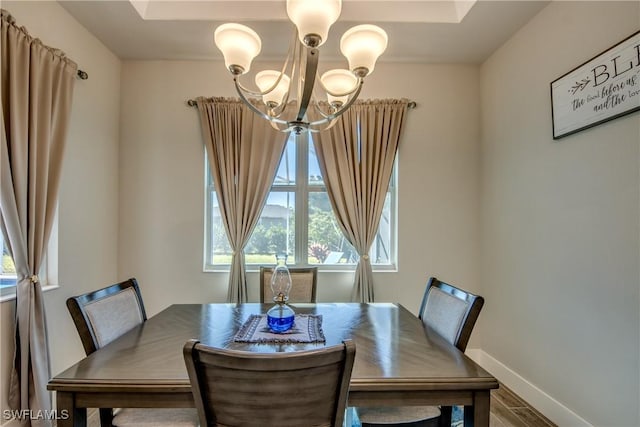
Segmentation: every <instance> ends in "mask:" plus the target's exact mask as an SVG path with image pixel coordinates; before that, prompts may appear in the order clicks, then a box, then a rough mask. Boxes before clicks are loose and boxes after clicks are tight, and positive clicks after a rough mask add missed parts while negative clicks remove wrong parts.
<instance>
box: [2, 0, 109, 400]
mask: <svg viewBox="0 0 640 427" xmlns="http://www.w3.org/2000/svg"><path fill="white" fill-rule="evenodd" d="M2 8H4V9H6V10H8V11H9V12H10V13H11V14H12V15H13V16H14V18H15V19H16V21H17V23H18V25H21V26H25V27H26V28H27V29H28V30H29V32H30V34H31V35H33V36H35V37H38V38H40V39H41V40H42V41H43V42H44V43H45V44H47V45H49V46H53V47H56V48H59V49H62V50H63V51H65V52H66V53H67V55H68V56H69V57H70V58H71V59H73V60H74V61H76V62H77V63H78V64H79V67H80V68H81V69H83V70H85V71H86V72H87V73H89V79H88V80H78V81H77V82H76V85H75V91H74V99H73V107H72V113H71V122H70V129H69V137H68V141H67V146H66V152H65V158H64V165H63V174H62V179H61V184H60V185H61V187H60V201H59V254H58V255H59V256H58V259H59V266H58V278H59V284H60V288H59V289H55V290H52V291H50V292H47V293H46V294H45V306H46V307H45V308H46V315H47V324H48V328H49V344H50V349H51V370H52V374H53V375H55V374H56V373H58V372H60V371H61V370H62V369H64V368H66V367H67V366H69V365H71V364H73V363H75V362H76V361H77V360H79V359H80V358H81V357H82V356H84V352H83V350H82V345H81V343H80V339H79V338H78V334H77V332H76V330H75V328H74V326H73V323H72V321H71V317H70V316H69V313H68V312H67V309H66V306H65V300H66V298H67V297H69V296H71V295H77V294H79V293H83V292H86V291H88V290H90V289H93V288H98V287H100V286H103V285H107V284H109V283H113V282H115V281H116V280H117V278H118V276H117V262H118V257H117V249H118V248H117V244H118V237H117V236H118V223H117V219H118V141H119V110H120V61H119V59H118V58H116V57H115V56H114V55H113V54H112V53H111V52H110V51H109V50H107V49H106V48H105V47H104V45H102V44H101V43H100V42H99V41H98V40H97V39H96V38H95V37H94V36H93V35H91V34H90V33H89V32H88V31H87V30H86V29H85V28H84V27H82V26H81V25H80V24H78V22H77V21H75V19H73V18H72V17H71V16H70V15H69V14H68V13H67V12H66V11H65V10H64V9H63V8H62V7H60V6H59V5H58V3H56V2H52V1H45V2H24V1H22V2H12V1H3V2H2ZM14 310H15V301H10V302H5V303H2V304H0V318H1V320H2V327H1V329H0V333H1V335H0V343H1V347H0V358H1V370H0V374H1V375H0V410H4V409H6V408H7V403H6V402H7V399H8V384H9V368H10V365H11V361H12V358H13V339H12V334H13V313H14Z"/></svg>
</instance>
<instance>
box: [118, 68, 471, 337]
mask: <svg viewBox="0 0 640 427" xmlns="http://www.w3.org/2000/svg"><path fill="white" fill-rule="evenodd" d="M263 65H264V64H263ZM323 66H325V65H324V64H323ZM253 68H256V69H259V68H262V66H261V65H260V64H255V65H254V66H253ZM478 73H479V69H478V67H475V66H430V65H401V64H378V65H377V66H376V70H375V72H374V73H373V74H372V75H371V76H370V77H368V78H367V81H366V82H365V88H364V90H363V95H362V96H361V97H363V98H383V97H407V98H410V99H412V100H414V101H416V102H417V103H418V108H417V109H415V110H411V111H410V112H409V116H408V119H407V122H406V128H405V133H404V137H403V139H402V141H401V147H400V152H399V162H400V164H399V221H398V222H399V225H398V228H399V241H400V243H399V245H400V246H399V258H400V260H401V261H400V264H399V271H398V272H393V273H378V274H376V275H375V294H376V300H377V301H398V302H400V303H402V304H404V305H405V306H406V307H407V308H409V309H410V310H412V311H414V312H415V311H417V309H418V305H419V303H420V299H421V296H422V293H423V291H424V286H425V283H426V280H427V278H428V277H429V275H438V276H441V277H442V278H443V279H447V280H450V281H452V282H455V283H460V284H462V285H464V286H465V287H468V288H469V289H471V290H475V291H477V290H478V286H479V281H478V245H479V243H478V215H477V212H478V209H479V204H478V203H479V202H478V200H479V199H478V192H479V184H478V176H479V169H478V166H479V164H478V158H479V154H478V139H479V110H478V96H479V80H478V78H479V74H478ZM234 93H235V90H234V88H233V82H232V79H231V76H230V75H229V74H228V73H227V72H226V70H225V68H224V65H223V64H222V63H221V62H205V61H199V62H196V61H193V62H186V61H185V62H182V61H170V62H167V61H126V62H125V63H124V64H123V73H122V115H121V117H122V120H121V129H122V142H121V150H120V172H121V181H120V203H121V209H120V245H119V247H120V251H119V255H120V257H119V263H118V264H119V267H120V276H121V277H126V276H135V277H137V278H139V279H140V284H141V285H140V286H141V288H142V292H143V294H144V298H145V305H146V306H147V308H148V311H149V312H150V313H151V314H153V313H155V312H157V311H159V310H160V309H162V308H164V307H166V306H167V305H169V304H171V303H174V302H223V301H225V299H226V295H227V278H228V277H227V274H225V273H203V272H202V256H203V255H202V252H203V249H202V248H203V237H204V233H203V230H204V225H203V224H204V219H203V218H204V215H203V211H204V189H203V188H204V169H203V167H204V166H203V156H204V151H203V146H202V137H201V131H200V123H199V117H198V113H197V110H196V109H194V108H190V107H188V106H187V105H186V104H185V102H186V100H187V99H189V98H195V97H197V96H200V95H204V96H214V95H215V96H233V95H234ZM352 282H353V274H351V273H340V274H339V273H325V272H321V273H320V275H319V279H318V300H319V301H347V300H349V298H350V293H351V286H352ZM249 287H250V289H249V297H250V299H251V300H254V301H257V300H258V295H259V293H258V277H257V273H250V275H249ZM476 339H477V338H476ZM472 345H473V343H472Z"/></svg>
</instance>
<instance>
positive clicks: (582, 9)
mask: <svg viewBox="0 0 640 427" xmlns="http://www.w3.org/2000/svg"><path fill="white" fill-rule="evenodd" d="M639 24H640V4H639V3H638V2H624V3H615V2H552V3H551V5H550V6H548V7H547V8H545V9H544V10H542V11H541V12H540V13H539V14H538V15H537V16H536V17H535V18H534V19H533V20H532V21H530V22H529V23H528V24H527V25H526V26H524V27H523V28H522V29H521V30H520V31H519V32H518V33H517V34H516V35H515V36H514V37H513V38H512V39H511V40H509V41H508V42H507V43H506V44H505V45H504V46H503V47H502V48H501V49H500V50H499V51H497V52H496V53H495V54H494V55H493V56H492V57H491V58H490V59H489V60H488V61H486V63H485V64H483V66H482V68H481V111H482V129H483V131H482V149H481V152H482V155H481V159H482V191H481V199H482V219H481V221H482V227H481V230H482V246H481V251H480V252H481V253H482V255H483V258H482V259H483V268H482V292H483V293H484V296H485V297H486V299H487V304H486V308H485V311H484V313H483V315H482V316H481V317H482V318H483V319H482V320H483V321H482V324H481V331H480V332H481V334H482V349H483V350H484V351H485V352H486V353H488V354H489V355H491V356H492V357H494V358H496V359H498V360H499V361H500V362H502V363H503V364H504V365H506V366H507V367H508V368H510V369H512V370H514V371H515V372H517V373H518V374H519V375H520V376H522V377H523V378H524V379H525V380H527V381H529V382H530V383H531V384H532V385H533V386H536V387H538V388H540V389H542V390H544V392H546V393H547V394H548V395H550V396H551V397H553V398H554V399H555V400H557V401H558V402H559V403H560V404H562V405H565V406H566V407H567V408H569V409H570V410H572V411H574V412H575V413H577V414H579V415H580V416H581V417H582V418H584V419H585V420H586V421H587V422H588V423H591V424H593V425H596V426H624V427H630V426H638V425H640V416H639V413H638V402H639V401H640V394H639V377H640V372H639V365H640V360H639V356H638V352H639V350H640V344H639V336H640V318H639V312H640V307H639V289H640V271H639V268H640V267H639V265H640V263H639V260H640V244H639V240H640V239H639V237H640V236H639V232H640V230H639V220H640V215H639V213H640V212H639V194H640V179H639V148H638V144H639V142H640V115H638V113H634V114H632V115H629V116H627V117H624V118H619V119H616V120H614V121H611V122H609V123H606V124H602V125H599V126H597V127H595V128H592V129H589V130H585V131H582V132H580V133H577V134H575V135H573V136H569V137H566V138H563V139H560V140H558V141H553V139H552V137H551V111H550V96H549V83H550V82H551V81H553V80H555V79H556V78H557V77H559V76H561V75H563V74H564V73H566V72H568V71H570V70H572V69H573V68H574V67H576V66H578V65H580V64H582V63H583V62H585V61H586V60H588V59H590V58H591V57H593V56H595V55H596V54H598V53H600V52H601V51H603V50H605V49H607V48H609V47H610V46H612V45H614V44H615V43H617V42H619V41H621V40H622V39H624V38H626V37H627V36H629V35H631V34H632V33H633V32H635V31H637V30H638V28H639V27H640V25H639ZM556 421H557V420H556ZM561 425H562V424H561ZM564 425H566V424H564Z"/></svg>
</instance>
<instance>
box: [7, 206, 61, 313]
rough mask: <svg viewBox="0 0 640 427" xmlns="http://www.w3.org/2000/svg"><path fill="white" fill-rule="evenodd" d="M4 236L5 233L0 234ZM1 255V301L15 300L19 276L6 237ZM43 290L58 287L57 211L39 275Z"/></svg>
mask: <svg viewBox="0 0 640 427" xmlns="http://www.w3.org/2000/svg"><path fill="white" fill-rule="evenodd" d="M0 234H3V233H0ZM0 253H1V254H2V265H0V301H6V300H10V299H13V298H15V296H16V284H17V279H18V277H17V275H16V267H15V265H14V263H13V258H12V257H11V254H10V253H9V244H8V242H7V240H6V238H5V237H4V234H3V236H2V240H0ZM38 277H39V278H40V284H41V285H42V289H43V290H44V291H47V290H49V289H55V288H57V287H58V285H57V283H58V212H57V210H56V214H55V217H54V219H53V227H52V229H51V236H49V242H48V244H47V251H46V254H45V256H44V259H43V260H42V266H41V267H40V272H39V273H38Z"/></svg>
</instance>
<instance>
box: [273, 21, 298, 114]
mask: <svg viewBox="0 0 640 427" xmlns="http://www.w3.org/2000/svg"><path fill="white" fill-rule="evenodd" d="M291 43H292V44H291V45H289V53H287V62H288V61H289V58H290V57H291V58H297V56H298V54H299V50H300V47H301V46H302V45H301V44H300V43H298V31H297V30H296V31H294V32H293V40H292V41H291ZM292 51H293V55H291V53H292ZM282 72H283V73H284V72H286V69H284V68H283V69H282ZM295 72H296V61H295V60H294V61H291V70H290V73H289V75H290V76H291V80H290V81H289V88H288V89H287V92H286V93H285V95H284V99H283V100H282V102H281V103H280V105H278V106H277V107H276V108H273V109H272V110H271V112H272V113H271V117H280V116H281V115H282V113H284V110H286V109H287V107H288V106H289V96H290V95H291V84H292V82H293V78H294V74H295Z"/></svg>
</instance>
